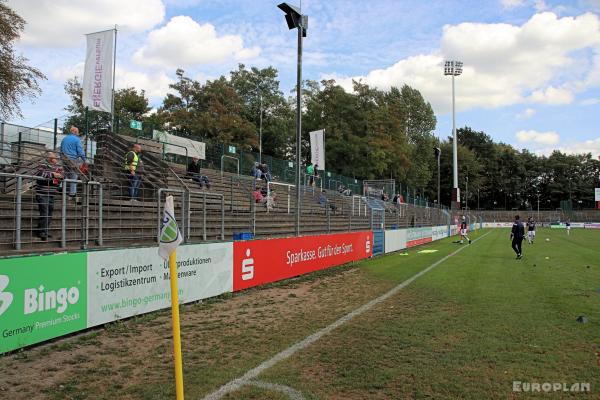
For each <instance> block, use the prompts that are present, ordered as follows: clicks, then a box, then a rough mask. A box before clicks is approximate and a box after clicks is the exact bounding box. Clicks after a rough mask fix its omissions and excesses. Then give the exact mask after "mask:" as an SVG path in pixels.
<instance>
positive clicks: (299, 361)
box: [0, 229, 600, 400]
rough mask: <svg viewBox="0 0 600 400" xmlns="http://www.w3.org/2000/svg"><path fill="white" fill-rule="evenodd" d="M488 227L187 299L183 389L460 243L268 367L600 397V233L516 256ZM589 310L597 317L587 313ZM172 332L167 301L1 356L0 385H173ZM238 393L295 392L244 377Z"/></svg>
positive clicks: (123, 390)
mask: <svg viewBox="0 0 600 400" xmlns="http://www.w3.org/2000/svg"><path fill="white" fill-rule="evenodd" d="M488 232H489V234H488V235H487V236H485V237H482V236H483V235H485V234H486V233H488ZM478 237H481V240H479V241H478V242H476V243H474V244H472V245H467V244H464V245H459V244H456V243H452V241H453V240H454V239H446V240H443V241H440V242H435V243H431V244H429V245H426V246H423V247H418V248H414V249H409V250H408V251H407V253H408V255H400V254H391V255H387V256H383V257H377V258H374V259H372V260H368V261H365V262H362V263H360V264H356V265H354V266H343V267H337V268H332V269H329V270H324V271H319V272H317V273H314V274H309V275H306V276H303V277H299V278H294V279H290V280H287V281H284V282H280V283H276V284H272V285H267V287H266V288H256V289H250V290H247V291H243V292H240V293H237V294H234V295H228V296H223V297H220V298H216V299H212V300H210V301H207V302H204V303H201V304H195V305H190V306H185V307H182V309H181V315H182V340H183V356H184V357H183V358H184V376H185V389H186V398H193V399H201V398H202V397H203V396H205V395H206V394H208V393H211V392H212V391H214V390H216V389H218V388H219V387H220V386H221V385H224V384H226V383H227V382H229V381H231V380H232V379H235V378H237V377H239V376H241V375H243V374H244V373H245V372H246V371H248V370H249V369H251V368H254V367H256V366H257V365H259V364H260V363H262V362H264V361H266V360H268V359H269V358H271V357H272V356H273V355H275V354H277V353H278V352H280V351H282V350H284V349H286V348H288V347H289V346H291V345H293V344H295V343H297V342H298V341H300V340H302V339H304V338H305V337H307V336H308V335H310V334H312V333H314V332H316V331H318V330H319V329H322V328H323V327H325V326H327V325H329V324H331V323H332V322H334V321H335V320H337V319H338V318H340V317H342V316H343V315H345V314H347V313H348V312H350V311H352V310H354V309H356V308H358V307H360V306H361V305H363V304H365V303H367V302H368V301H369V300H371V299H374V298H376V297H378V296H380V295H381V294H383V293H385V292H387V291H388V290H390V289H391V288H393V287H394V286H396V285H397V284H398V283H400V282H403V281H405V280H406V279H408V278H410V277H412V276H413V275H415V274H416V273H418V272H420V271H422V270H424V269H425V268H427V267H428V266H430V265H432V264H433V263H435V262H436V261H438V260H441V259H442V258H444V257H446V256H447V255H449V254H451V253H453V252H455V251H456V250H457V249H460V248H463V250H462V251H461V252H459V253H457V254H455V255H454V256H452V257H450V258H449V259H447V260H445V261H444V262H443V263H441V264H440V265H439V266H438V267H437V268H435V269H433V270H431V271H429V272H428V273H427V274H425V275H423V276H421V277H419V278H418V279H417V280H415V281H414V282H413V283H412V284H411V285H409V286H408V287H406V288H404V289H403V290H402V291H400V292H399V293H398V294H396V295H394V296H393V297H391V298H389V299H388V300H386V301H385V302H383V303H381V304H379V305H377V306H375V307H374V308H372V309H371V310H369V311H367V312H366V313H365V314H363V315H361V316H359V317H357V318H356V319H354V320H352V321H350V322H349V323H348V324H346V325H344V326H342V327H340V328H338V329H336V330H334V331H333V332H331V333H330V334H328V335H326V336H324V337H323V338H321V339H320V340H318V341H317V342H315V343H313V344H312V345H311V346H309V347H308V348H306V349H304V350H302V351H300V352H298V353H296V354H295V355H294V356H292V357H291V358H290V359H287V360H285V361H283V362H281V363H279V364H277V365H275V366H274V367H272V368H271V369H269V370H267V371H265V372H264V373H263V374H262V375H261V376H260V377H259V379H260V380H261V381H263V382H270V383H276V384H281V385H285V386H289V387H291V388H293V389H295V390H298V391H300V392H302V393H303V395H304V396H305V398H307V399H345V400H346V399H348V400H351V399H458V398H461V399H463V398H464V399H477V400H479V399H512V398H528V397H531V396H528V395H526V394H523V393H518V394H516V395H515V394H514V393H512V382H513V381H515V380H517V381H524V382H540V383H543V382H565V383H575V382H590V383H591V389H592V393H587V394H586V395H582V394H575V395H574V397H573V398H576V397H577V396H578V397H583V396H585V398H600V386H599V384H600V382H599V379H598V378H597V377H598V376H600V344H599V343H600V342H599V338H600V323H599V322H600V311H599V310H600V291H598V290H597V289H599V288H600V250H599V247H600V246H598V245H599V244H600V231H593V230H579V229H575V230H573V232H572V233H571V236H569V237H567V236H566V231H564V230H550V229H547V230H540V231H539V233H538V239H537V241H536V243H535V244H534V245H533V246H529V245H527V244H525V245H524V255H525V258H524V259H523V260H518V261H517V260H514V253H513V252H512V250H511V249H510V241H509V238H508V230H489V231H484V232H481V231H479V232H475V233H474V234H473V239H476V238H478ZM546 237H548V238H550V239H551V240H550V242H546V241H545V240H544V239H545V238H546ZM422 249H433V250H438V251H437V252H434V253H429V254H427V253H418V252H419V251H420V250H422ZM546 257H549V259H546ZM588 266H589V268H588ZM578 315H586V316H587V317H588V319H589V322H588V323H587V324H579V323H577V322H576V321H575V319H576V318H577V316H578ZM170 330H171V327H170V319H169V313H168V311H161V312H158V313H153V314H149V315H148V316H142V317H139V318H134V319H129V320H126V321H123V322H119V323H116V324H110V325H108V326H107V327H106V328H104V329H99V330H94V331H92V332H90V333H86V334H82V335H74V336H73V337H71V338H67V339H64V340H60V341H58V342H56V343H50V344H46V345H42V346H39V347H34V348H32V349H28V350H25V351H23V352H19V353H16V354H14V355H12V356H9V357H5V358H0V371H5V372H6V373H5V376H4V378H3V379H4V380H5V385H2V384H1V383H0V393H3V392H2V391H4V393H5V394H6V395H5V396H4V397H6V398H11V399H15V400H18V399H28V398H36V393H37V394H38V397H40V398H49V399H56V400H59V399H61V400H62V399H82V400H84V399H85V400H87V399H96V400H101V399H105V400H108V399H111V400H112V399H127V400H129V399H148V400H159V399H160V400H163V399H172V398H174V387H173V376H172V375H173V365H172V360H171V337H170ZM42 360H43V363H42V362H41V361H42ZM37 376H43V377H44V379H43V380H38V379H37ZM33 377H35V378H33ZM543 396H546V397H550V398H553V399H555V398H564V397H565V396H566V395H565V394H563V393H558V394H557V393H549V394H546V395H543ZM4 397H3V396H1V395H0V398H4ZM225 398H226V399H283V398H286V396H285V395H283V394H281V393H279V392H276V391H273V390H270V389H262V388H259V387H255V386H247V387H243V388H242V389H240V390H239V391H236V392H234V393H230V394H229V395H227V396H226V397H225Z"/></svg>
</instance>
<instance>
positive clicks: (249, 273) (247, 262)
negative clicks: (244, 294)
mask: <svg viewBox="0 0 600 400" xmlns="http://www.w3.org/2000/svg"><path fill="white" fill-rule="evenodd" d="M252 278H254V258H252V257H250V249H246V258H244V259H243V260H242V280H243V281H249V280H251V279H252Z"/></svg>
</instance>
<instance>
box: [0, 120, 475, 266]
mask: <svg viewBox="0 0 600 400" xmlns="http://www.w3.org/2000/svg"><path fill="white" fill-rule="evenodd" d="M17 131H18V133H17ZM23 132H26V135H25V134H23ZM33 132H35V134H34V133H33ZM2 133H3V134H2V143H1V144H2V147H1V148H2V155H1V156H2V160H3V164H2V172H1V175H0V177H1V179H0V210H1V211H0V212H1V214H0V218H1V222H2V227H1V228H0V252H1V254H2V255H11V254H28V253H40V252H52V251H64V250H76V249H92V248H105V247H130V246H142V245H151V244H153V243H156V242H157V236H158V230H159V221H160V218H161V212H162V211H161V207H162V204H163V203H164V199H165V196H166V195H168V194H170V195H173V197H174V200H175V212H176V214H177V218H178V220H179V223H180V225H181V227H182V230H183V234H184V237H185V241H186V242H187V243H201V242H206V241H217V240H231V239H232V238H237V237H245V238H248V237H254V238H271V237H285V236H292V235H293V234H294V210H295V201H296V200H295V199H296V195H295V194H296V188H295V186H294V185H292V184H290V183H289V180H291V179H293V176H291V175H289V176H282V175H285V173H284V174H275V177H274V181H273V182H271V183H269V185H268V186H269V187H268V190H269V191H270V192H274V193H275V194H276V202H275V207H274V208H273V209H272V210H267V209H266V207H265V206H264V205H263V204H256V203H255V202H254V199H253V197H252V190H253V187H254V184H255V183H254V179H253V178H252V177H251V176H249V175H246V174H245V173H247V172H246V171H245V170H244V168H242V169H241V170H239V173H238V171H237V170H236V171H234V172H231V171H226V168H225V167H226V165H224V163H223V162H222V161H223V160H224V159H227V158H229V159H237V160H238V163H237V167H238V169H239V168H240V164H241V165H242V166H243V165H245V166H248V165H251V163H253V162H254V159H252V158H249V157H248V155H249V154H251V153H245V154H240V155H239V156H238V157H233V156H229V155H225V154H224V153H225V152H224V151H221V152H218V151H216V149H217V146H211V147H209V148H208V149H207V150H208V151H207V153H208V157H207V158H208V160H205V162H204V163H205V165H206V166H215V165H219V164H220V166H221V168H220V169H213V168H202V170H201V172H202V174H204V175H206V176H207V177H208V178H209V180H210V182H211V188H210V190H206V189H202V188H200V187H199V186H198V185H197V184H196V183H195V182H193V181H192V180H189V179H187V178H186V176H185V175H186V165H185V163H186V161H187V159H186V158H181V157H180V158H176V157H169V155H167V154H165V153H164V148H163V146H162V145H161V144H160V143H159V142H157V141H152V140H149V139H143V138H136V137H132V136H124V135H116V134H112V133H108V132H100V133H97V134H96V135H95V137H94V140H93V141H90V142H91V146H90V144H88V146H87V147H88V148H92V149H94V151H93V152H91V156H92V157H90V162H91V165H90V170H89V173H88V174H87V175H80V178H79V179H80V181H78V197H77V200H76V201H71V200H68V199H67V196H64V194H65V193H66V191H65V190H66V185H63V196H60V195H59V196H57V198H56V203H55V210H54V215H53V222H52V225H51V228H50V233H51V235H52V237H51V238H49V240H48V241H44V242H42V241H40V240H38V239H37V238H36V236H35V225H36V221H37V216H38V211H37V204H36V202H35V195H34V191H33V186H34V182H35V176H34V174H35V171H36V169H37V168H38V166H39V164H40V162H41V161H42V160H43V159H44V157H45V154H46V152H47V151H49V150H53V149H54V148H55V146H60V141H59V140H53V139H52V137H51V136H52V132H48V131H47V130H37V131H36V129H35V128H24V127H17V126H14V125H10V124H3V127H2ZM55 136H56V135H55ZM24 138H26V139H27V140H24ZM59 138H60V135H59ZM133 143H141V144H142V146H143V156H142V159H143V162H144V172H143V183H142V187H141V190H140V198H139V200H140V201H139V202H135V203H132V202H130V201H129V200H128V198H127V196H126V192H127V186H128V182H127V180H126V178H125V177H124V176H123V174H122V173H121V169H122V160H123V157H124V155H125V153H126V152H127V150H128V149H130V148H131V146H132V145H133ZM219 148H220V149H221V150H222V149H224V148H225V146H219ZM219 153H221V154H219ZM219 159H220V160H221V163H218V162H217V160H219ZM270 163H271V165H273V164H276V160H274V159H270ZM280 164H282V162H280ZM327 175H328V179H321V180H319V181H317V187H312V186H308V185H303V186H301V187H300V190H301V192H302V197H301V199H302V200H301V201H302V203H301V204H302V217H301V227H300V229H301V234H303V235H309V234H321V233H333V232H348V231H360V230H365V229H375V230H377V229H385V228H387V229H390V228H403V227H418V226H433V225H440V224H443V225H447V224H449V223H450V215H449V213H448V211H446V210H444V209H443V208H439V207H434V206H433V205H431V204H428V203H424V202H423V201H421V200H417V199H414V198H410V197H408V194H407V197H406V198H407V202H406V203H405V204H401V205H394V204H392V203H391V202H382V201H381V200H379V199H377V198H375V197H370V196H363V195H362V193H360V192H359V193H357V192H356V190H359V189H360V187H361V185H360V182H359V181H357V180H356V179H351V178H346V177H340V176H338V175H333V176H332V174H331V173H327ZM352 181H354V182H357V183H356V184H353V183H352ZM303 182H305V183H307V179H303ZM256 184H257V185H258V187H259V188H261V187H265V185H266V184H265V183H264V182H263V181H258V182H257V183H256ZM339 185H345V187H352V188H353V189H354V193H353V195H351V196H347V195H343V194H341V193H340V192H339V191H338V190H337V188H338V187H339ZM322 190H323V191H325V194H326V196H327V202H328V203H329V204H334V205H335V211H333V210H332V208H331V207H326V206H324V205H322V204H319V201H318V200H319V195H320V192H321V191H322ZM392 190H393V189H392ZM380 210H382V211H380ZM473 218H474V219H476V217H473Z"/></svg>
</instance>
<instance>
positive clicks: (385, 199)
mask: <svg viewBox="0 0 600 400" xmlns="http://www.w3.org/2000/svg"><path fill="white" fill-rule="evenodd" d="M381 200H382V201H389V200H390V198H389V197H388V195H387V193H386V192H381Z"/></svg>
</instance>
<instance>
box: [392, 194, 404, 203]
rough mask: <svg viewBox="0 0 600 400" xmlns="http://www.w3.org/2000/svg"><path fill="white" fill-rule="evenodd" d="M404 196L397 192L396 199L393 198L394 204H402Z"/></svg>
mask: <svg viewBox="0 0 600 400" xmlns="http://www.w3.org/2000/svg"><path fill="white" fill-rule="evenodd" d="M401 197H402V196H400V193H396V195H395V196H394V199H393V200H392V201H393V203H394V204H397V205H400V203H401V201H400V199H401Z"/></svg>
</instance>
